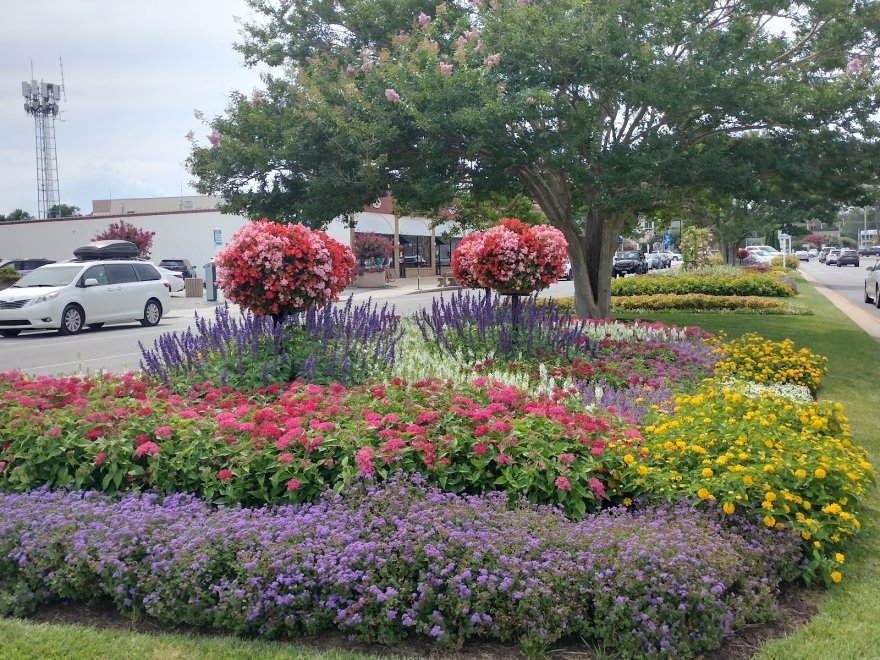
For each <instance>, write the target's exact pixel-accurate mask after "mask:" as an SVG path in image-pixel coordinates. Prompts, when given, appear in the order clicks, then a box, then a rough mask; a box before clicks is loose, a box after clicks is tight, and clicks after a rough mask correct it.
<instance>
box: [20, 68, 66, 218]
mask: <svg viewBox="0 0 880 660" xmlns="http://www.w3.org/2000/svg"><path fill="white" fill-rule="evenodd" d="M21 93H22V95H23V96H24V110H25V112H27V113H28V114H29V115H33V116H34V134H35V136H36V143H37V217H38V218H48V217H49V216H50V213H51V214H53V215H54V214H55V213H57V212H58V207H59V205H60V204H61V194H60V193H59V191H58V154H57V152H56V149H55V117H56V116H57V115H58V103H59V102H60V101H61V85H58V84H56V83H45V82H39V83H38V82H37V81H36V80H32V81H30V82H28V81H27V80H25V81H24V82H23V83H21Z"/></svg>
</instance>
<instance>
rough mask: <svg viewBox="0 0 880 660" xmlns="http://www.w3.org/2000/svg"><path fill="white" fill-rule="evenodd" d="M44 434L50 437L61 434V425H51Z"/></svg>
mask: <svg viewBox="0 0 880 660" xmlns="http://www.w3.org/2000/svg"><path fill="white" fill-rule="evenodd" d="M46 435H48V436H49V437H50V438H57V437H58V436H59V435H61V427H59V426H53V427H52V428H51V429H49V430H48V431H46Z"/></svg>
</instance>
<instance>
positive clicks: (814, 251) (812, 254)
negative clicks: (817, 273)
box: [808, 248, 819, 257]
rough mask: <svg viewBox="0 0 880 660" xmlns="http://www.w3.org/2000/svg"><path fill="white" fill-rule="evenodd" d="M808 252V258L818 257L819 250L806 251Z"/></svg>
mask: <svg viewBox="0 0 880 660" xmlns="http://www.w3.org/2000/svg"><path fill="white" fill-rule="evenodd" d="M808 252H809V253H810V257H818V256H819V250H817V249H816V248H810V249H809V250H808Z"/></svg>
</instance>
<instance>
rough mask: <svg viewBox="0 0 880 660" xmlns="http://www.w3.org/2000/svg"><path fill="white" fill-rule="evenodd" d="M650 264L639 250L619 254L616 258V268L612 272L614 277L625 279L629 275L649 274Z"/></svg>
mask: <svg viewBox="0 0 880 660" xmlns="http://www.w3.org/2000/svg"><path fill="white" fill-rule="evenodd" d="M647 272H648V262H647V260H646V259H645V255H644V254H643V253H642V252H639V251H637V250H627V251H626V252H619V253H618V254H617V255H615V257H614V268H613V269H612V271H611V274H612V276H613V277H623V276H624V275H626V274H627V273H642V274H644V273H647Z"/></svg>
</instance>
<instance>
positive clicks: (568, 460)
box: [559, 454, 574, 465]
mask: <svg viewBox="0 0 880 660" xmlns="http://www.w3.org/2000/svg"><path fill="white" fill-rule="evenodd" d="M559 462H560V463H564V464H565V465H571V464H572V463H574V454H559Z"/></svg>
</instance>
